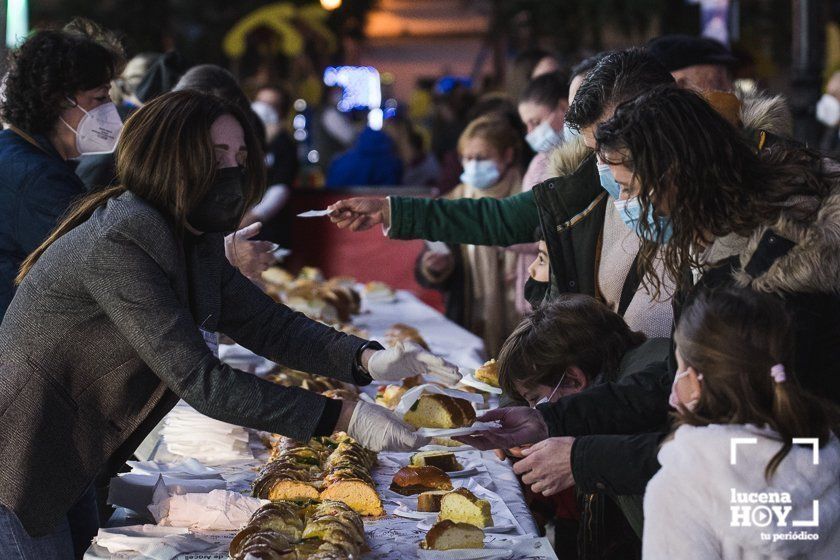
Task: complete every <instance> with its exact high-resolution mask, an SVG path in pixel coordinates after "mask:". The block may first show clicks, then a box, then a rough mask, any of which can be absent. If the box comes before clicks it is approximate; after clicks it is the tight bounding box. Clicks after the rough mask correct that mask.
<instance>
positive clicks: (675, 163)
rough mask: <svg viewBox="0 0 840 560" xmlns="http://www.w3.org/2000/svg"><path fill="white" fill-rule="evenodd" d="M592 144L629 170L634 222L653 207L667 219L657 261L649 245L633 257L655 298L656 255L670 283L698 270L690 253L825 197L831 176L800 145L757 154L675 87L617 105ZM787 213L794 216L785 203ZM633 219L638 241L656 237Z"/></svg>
mask: <svg viewBox="0 0 840 560" xmlns="http://www.w3.org/2000/svg"><path fill="white" fill-rule="evenodd" d="M595 140H596V141H597V142H598V152H599V155H600V157H601V158H602V159H603V160H604V161H606V162H608V163H612V164H624V165H626V166H627V167H628V168H629V169H630V170H631V171H632V172H633V177H634V180H635V181H636V182H637V183H638V184H639V185H640V190H639V194H638V199H639V203H640V205H641V208H642V216H647V215H648V213H649V212H653V213H654V214H658V210H657V207H659V208H662V209H667V214H668V215H669V217H670V218H671V221H672V227H673V236H672V238H671V240H670V241H669V242H668V243H666V244H665V246H664V248H663V249H662V256H661V257H660V256H659V251H658V249H659V248H660V247H659V245H658V244H656V243H652V242H649V241H644V242H643V244H642V248H641V249H640V253H639V266H640V271H641V272H642V273H643V279H644V282H645V284H646V285H647V286H648V287H651V288H653V293H654V294H655V295H656V296H657V297H658V295H659V293H660V289H661V283H662V279H661V278H660V277H659V276H658V275H657V273H656V270H655V268H654V261H655V260H657V259H659V258H663V259H664V265H665V270H666V273H668V274H669V275H670V276H671V277H672V278H673V279H674V280H675V281H676V282H678V283H679V282H680V281H682V280H684V279H685V278H687V274H686V272H687V271H688V269H689V267H691V268H696V269H702V267H703V262H702V259H701V255H702V253H701V251H699V250H698V249H700V248H702V247H704V246H708V245H710V244H711V243H712V242H713V241H714V240H715V239H716V238H719V237H723V236H726V235H729V234H736V235H739V236H743V237H747V236H749V235H750V234H752V233H753V232H754V231H755V230H756V229H757V228H758V227H759V226H761V225H769V224H772V223H774V222H775V221H776V220H778V218H779V216H780V214H781V212H782V210H783V209H785V208H786V203H789V201H790V200H791V198H792V197H797V196H806V197H819V198H822V197H824V196H825V195H826V194H827V193H828V192H829V190H830V183H829V181H828V179H832V178H834V177H835V175H834V174H830V173H827V172H826V171H825V170H824V169H823V168H822V165H821V162H820V156H819V154H817V153H816V152H813V151H811V150H808V149H806V148H802V147H798V146H792V145H787V144H782V143H779V144H777V145H775V146H773V147H771V148H768V149H764V150H761V151H759V150H758V149H757V148H756V147H755V146H751V145H750V144H748V143H747V140H746V139H745V137H744V135H743V134H742V133H741V131H740V130H738V129H737V128H735V127H734V126H733V125H732V124H730V123H729V122H728V121H727V120H726V119H724V118H723V117H722V116H720V115H719V114H718V113H717V112H716V111H715V110H714V109H713V108H712V107H711V106H710V105H709V104H708V103H707V102H706V101H705V100H704V99H703V98H702V97H701V96H699V95H698V94H696V93H694V92H692V91H689V90H685V89H682V88H678V87H676V86H661V87H657V88H654V89H652V90H651V91H650V92H648V93H646V94H644V95H641V96H640V97H637V98H636V99H633V100H631V101H628V102H626V103H623V104H622V105H620V106H619V107H618V108H617V109H616V111H615V115H614V116H613V117H612V118H611V119H610V120H608V121H606V122H605V123H603V124H601V125H600V126H599V127H598V129H597V131H596V133H595ZM787 211H788V212H795V211H796V210H795V208H791V207H790V206H789V204H788V206H787ZM796 217H797V218H798V219H802V220H806V219H808V216H796ZM640 222H641V223H640V226H639V227H640V230H641V232H642V234H643V235H644V236H645V237H647V238H648V239H656V238H657V233H658V232H657V230H658V228H657V227H656V226H655V225H654V226H651V225H650V224H649V223H648V222H647V220H645V219H642V220H641V221H640Z"/></svg>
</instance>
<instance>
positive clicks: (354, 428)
mask: <svg viewBox="0 0 840 560" xmlns="http://www.w3.org/2000/svg"><path fill="white" fill-rule="evenodd" d="M347 435H349V436H350V437H352V438H353V439H355V440H356V441H358V442H359V443H361V444H362V445H364V446H365V447H367V448H368V449H371V450H373V451H383V450H389V451H411V450H414V449H417V448H419V447H423V446H424V445H426V444H427V443H429V441H430V438H427V437H423V436H418V435H417V433H416V432H415V429H414V427H413V426H410V425H408V424H406V423H405V422H403V421H402V420H400V419H399V418H397V415H396V414H394V413H393V412H391V411H390V410H388V409H387V408H385V407H384V406H379V405H378V404H371V403H368V402H365V401H359V402H358V403H356V407H355V408H354V409H353V415H352V416H351V417H350V424H349V425H348V426H347Z"/></svg>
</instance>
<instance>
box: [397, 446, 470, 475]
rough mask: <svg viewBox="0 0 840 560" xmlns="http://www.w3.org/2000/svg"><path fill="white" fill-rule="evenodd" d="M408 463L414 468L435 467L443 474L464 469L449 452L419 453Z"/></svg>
mask: <svg viewBox="0 0 840 560" xmlns="http://www.w3.org/2000/svg"><path fill="white" fill-rule="evenodd" d="M409 463H410V464H411V465H412V466H414V467H437V468H439V469H440V470H442V471H443V472H455V471H460V470H462V469H463V468H464V467H463V466H462V465H461V463H459V462H458V460H457V459H455V454H454V453H452V452H451V451H421V452H420V453H415V454H414V455H412V456H411V459H410V461H409Z"/></svg>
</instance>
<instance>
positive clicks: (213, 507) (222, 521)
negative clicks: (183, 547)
mask: <svg viewBox="0 0 840 560" xmlns="http://www.w3.org/2000/svg"><path fill="white" fill-rule="evenodd" d="M266 503H268V500H260V499H257V498H250V497H248V496H243V495H242V494H238V493H236V492H230V491H229V490H213V491H211V492H210V493H209V494H184V495H174V496H169V497H167V498H165V499H163V500H161V501H159V502H156V503H154V504H152V505H150V506H149V511H151V512H152V515H154V517H155V521H157V522H158V524H159V525H168V526H172V527H190V528H192V529H202V530H206V531H236V530H238V529H239V528H240V527H242V526H243V525H245V524H246V523H248V520H249V519H250V518H251V515H253V513H254V512H255V511H257V509H259V507H260V506H261V505H263V504H266Z"/></svg>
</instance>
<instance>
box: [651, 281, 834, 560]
mask: <svg viewBox="0 0 840 560" xmlns="http://www.w3.org/2000/svg"><path fill="white" fill-rule="evenodd" d="M674 340H675V342H676V345H677V351H676V357H677V363H678V372H677V375H676V378H675V381H674V386H673V390H672V395H671V402H672V405H674V406H675V407H676V408H677V426H678V427H677V429H676V431H674V432H673V434H672V435H671V436H670V438H669V439H668V440H666V443H664V444H663V445H662V448H661V450H660V452H659V462H660V463H661V465H662V468H661V470H660V471H659V472H658V473H657V474H656V476H654V477H653V479H652V480H651V481H650V483H649V484H648V486H647V491H646V494H645V499H644V514H645V528H644V537H643V553H644V557H645V558H648V559H651V560H657V559H660V558H661V559H666V558H667V559H670V558H680V559H682V560H691V559H698V560H699V559H703V560H708V559H715V558H719V559H730V558H732V559H734V558H759V557H760V558H809V559H811V560H816V559H822V558H825V559H828V558H838V554H840V484H838V481H840V443H838V440H837V433H838V417H840V416H839V415H838V410H837V408H836V407H835V406H834V405H832V404H830V403H828V402H826V401H822V400H819V399H817V398H816V397H814V396H811V395H809V394H807V393H805V392H804V391H803V390H802V389H800V387H799V385H798V384H797V382H796V379H795V375H794V372H793V371H791V368H790V364H791V361H792V354H793V348H792V346H793V341H794V336H793V332H792V329H791V323H790V319H789V317H788V316H787V314H786V312H785V310H784V307H783V306H782V304H781V302H780V301H779V300H778V299H776V298H774V297H772V296H770V295H765V294H761V293H758V292H756V291H754V290H749V289H740V288H727V289H722V290H719V291H716V292H711V293H708V294H704V295H701V296H699V297H698V299H697V300H696V301H695V302H694V303H693V304H692V305H691V306H690V307H689V308H687V309H686V310H685V311H684V312H683V315H682V318H681V320H680V322H679V326H678V328H677V331H676V333H675V335H674ZM797 438H806V440H809V441H803V440H801V439H800V440H797Z"/></svg>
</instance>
